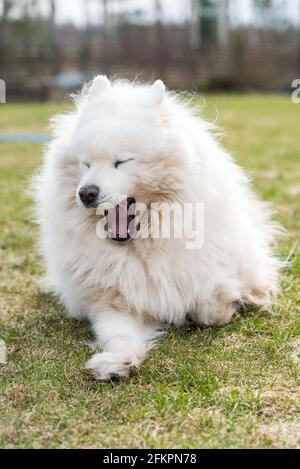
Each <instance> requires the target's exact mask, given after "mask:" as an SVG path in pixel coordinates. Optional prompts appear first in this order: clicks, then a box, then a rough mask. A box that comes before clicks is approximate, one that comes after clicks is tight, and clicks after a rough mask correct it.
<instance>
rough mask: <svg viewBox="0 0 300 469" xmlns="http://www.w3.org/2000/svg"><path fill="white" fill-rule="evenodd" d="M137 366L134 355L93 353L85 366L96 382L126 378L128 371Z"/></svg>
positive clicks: (136, 359)
mask: <svg viewBox="0 0 300 469" xmlns="http://www.w3.org/2000/svg"><path fill="white" fill-rule="evenodd" d="M138 364H139V360H138V358H137V357H136V356H135V355H134V354H132V355H131V354H130V353H125V352H102V353H95V355H93V356H92V358H90V360H89V361H88V362H87V364H86V368H87V369H89V370H91V371H92V372H93V374H94V376H95V378H96V379H98V380H109V379H111V378H113V377H119V378H126V377H127V376H128V375H129V373H130V370H131V369H132V368H133V367H135V366H137V365H138Z"/></svg>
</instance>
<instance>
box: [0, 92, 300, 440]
mask: <svg viewBox="0 0 300 469" xmlns="http://www.w3.org/2000/svg"><path fill="white" fill-rule="evenodd" d="M63 107H64V106H63V105H58V104H49V105H38V104H35V105H27V104H26V105H2V106H1V108H0V112H1V113H0V133H2V132H12V131H17V132H19V131H43V130H45V127H46V122H47V117H48V116H49V115H51V114H52V113H53V112H56V111H57V110H59V109H61V108H63ZM216 109H217V110H218V113H219V118H218V123H219V124H220V125H221V126H222V127H223V128H224V129H225V136H224V144H225V145H226V147H227V148H228V149H230V150H231V151H232V152H233V153H234V154H235V155H236V156H237V159H238V161H239V162H240V163H241V165H242V166H243V167H245V168H246V170H247V171H248V173H249V174H250V175H252V176H253V179H254V180H253V183H254V186H255V188H256V190H257V191H258V193H259V194H260V195H261V196H262V197H263V198H265V199H266V200H269V201H271V202H273V204H274V206H275V209H276V210H277V215H276V217H277V219H278V220H279V221H280V222H281V223H283V225H284V226H285V227H286V228H287V230H288V237H287V238H286V239H285V240H283V241H282V242H281V243H280V245H279V246H278V250H279V252H280V253H281V255H282V256H284V257H285V256H287V255H288V253H289V252H290V250H291V249H292V248H293V247H295V243H296V240H297V238H298V236H299V229H300V160H299V149H300V134H299V117H300V106H297V105H294V104H292V103H291V101H290V99H289V98H288V97H279V96H255V95H253V96H210V97H209V98H208V99H207V103H206V109H205V114H206V115H207V116H208V117H209V118H210V119H215V118H216ZM40 160H41V146H40V145H39V144H34V143H0V207H1V208H0V250H1V251H0V252H1V264H0V286H1V296H0V339H2V340H4V341H5V342H6V344H7V349H8V361H7V363H6V364H2V365H0V446H1V447H26V448H36V447H43V448H52V447H147V448H153V447H163V448H170V447H187V448H195V447H201V448H202V447H209V448H215V447H222V448H223V447H224V448H228V447H278V446H279V447H297V446H298V447H299V445H300V436H299V435H300V420H299V415H300V399H299V365H300V335H299V333H300V301H299V299H300V297H299V291H300V288H299V287H300V276H299V274H300V261H299V247H296V250H295V255H294V264H293V267H292V268H291V270H289V271H287V272H285V273H284V275H283V280H282V294H281V295H280V297H279V299H278V304H276V305H275V306H274V308H273V312H272V314H266V313H262V312H252V313H251V312H250V313H248V314H247V315H243V316H240V317H237V318H236V319H235V320H234V322H233V323H232V324H230V325H228V326H227V327H224V328H222V329H207V330H193V331H175V330H173V331H171V333H170V334H169V335H168V336H167V337H166V338H165V339H164V340H162V341H161V343H160V345H159V346H158V347H157V348H156V349H155V350H153V351H152V352H151V353H150V354H149V356H148V358H147V360H146V361H145V363H144V364H143V365H142V366H141V368H140V369H139V370H137V371H136V372H135V373H134V374H133V375H132V377H131V378H130V379H129V380H128V381H127V382H123V381H120V382H113V383H99V382H95V381H94V380H93V379H92V377H91V375H90V374H89V373H88V372H87V371H86V370H84V364H85V361H86V360H87V359H88V357H89V356H90V354H91V352H90V351H89V349H88V348H87V346H86V345H85V342H86V341H87V340H89V339H91V334H90V332H89V329H88V326H87V325H86V324H83V323H79V322H77V321H71V320H69V319H66V318H65V316H64V312H63V308H62V307H61V306H60V305H59V304H58V303H57V302H56V301H55V299H53V298H52V297H51V296H47V295H45V294H42V293H40V292H39V288H38V279H39V277H40V276H41V274H42V271H43V267H42V262H41V259H39V258H38V256H37V254H36V250H35V239H36V228H35V227H34V225H33V223H32V221H31V215H30V205H31V202H30V199H29V198H28V197H27V196H26V195H25V187H26V181H27V179H28V177H29V176H30V175H31V174H32V173H33V171H34V170H35V168H36V167H37V166H38V164H39V162H40ZM158 364H159V365H158Z"/></svg>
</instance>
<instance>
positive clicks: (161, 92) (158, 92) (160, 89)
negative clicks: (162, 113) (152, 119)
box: [151, 80, 166, 104]
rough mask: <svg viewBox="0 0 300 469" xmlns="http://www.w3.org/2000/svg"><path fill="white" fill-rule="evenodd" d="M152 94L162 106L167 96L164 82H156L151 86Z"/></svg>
mask: <svg viewBox="0 0 300 469" xmlns="http://www.w3.org/2000/svg"><path fill="white" fill-rule="evenodd" d="M151 93H152V95H153V96H154V98H155V101H156V103H157V104H161V103H162V102H163V100H164V97H165V94H166V86H165V84H164V82H163V81H162V80H156V81H155V82H154V83H153V85H152V86H151Z"/></svg>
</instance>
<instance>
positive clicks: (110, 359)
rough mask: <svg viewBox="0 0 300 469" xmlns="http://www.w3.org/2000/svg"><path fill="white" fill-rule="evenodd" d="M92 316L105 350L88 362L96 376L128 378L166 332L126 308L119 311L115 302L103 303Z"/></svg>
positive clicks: (100, 378) (99, 377) (97, 337)
mask: <svg viewBox="0 0 300 469" xmlns="http://www.w3.org/2000/svg"><path fill="white" fill-rule="evenodd" d="M93 310H94V311H93V312H92V314H91V315H90V319H91V322H92V326H93V330H94V333H95V335H96V340H97V342H98V343H99V345H100V346H101V348H102V350H103V351H102V352H100V353H96V354H95V355H93V356H92V358H91V359H90V360H89V361H88V362H87V365H86V367H87V368H88V369H90V370H92V372H93V374H94V375H95V377H96V379H99V380H108V379H111V378H113V377H116V376H117V377H127V376H128V375H129V373H130V371H131V370H132V368H135V367H138V366H139V365H140V364H141V363H142V361H143V360H144V358H145V356H146V353H147V352H148V350H150V349H151V348H152V347H153V346H154V345H155V341H156V339H157V338H158V337H160V336H161V335H162V334H163V333H164V331H163V329H162V328H161V327H159V325H157V324H153V323H150V322H146V321H145V320H144V319H143V318H140V317H134V315H131V314H130V312H129V311H128V310H126V308H123V309H122V310H117V309H116V308H115V307H114V306H113V305H110V306H108V305H103V304H102V305H101V307H100V308H99V307H98V308H97V309H96V310H95V307H93Z"/></svg>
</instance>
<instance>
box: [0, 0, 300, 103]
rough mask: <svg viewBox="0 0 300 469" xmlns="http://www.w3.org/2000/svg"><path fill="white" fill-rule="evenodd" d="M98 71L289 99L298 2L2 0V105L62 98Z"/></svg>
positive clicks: (297, 62) (297, 53)
mask: <svg viewBox="0 0 300 469" xmlns="http://www.w3.org/2000/svg"><path fill="white" fill-rule="evenodd" d="M96 73H105V74H107V75H117V76H118V75H119V76H122V77H126V78H140V79H146V80H148V79H154V78H157V77H160V78H163V79H164V80H165V81H166V83H167V85H168V86H169V87H170V88H177V89H192V90H199V91H210V90H211V91H235V90H236V91H252V90H255V91H278V92H285V91H286V92H287V91H288V92H291V82H292V81H293V80H294V79H295V78H298V77H300V0H0V78H1V79H4V80H5V81H6V85H7V100H8V101H16V100H27V99H30V100H40V101H46V100H59V99H63V98H64V97H65V95H66V94H67V93H69V92H70V91H73V90H76V89H77V88H78V87H80V86H81V84H82V83H83V81H85V80H86V79H89V78H91V77H92V76H93V75H95V74H96Z"/></svg>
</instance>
